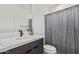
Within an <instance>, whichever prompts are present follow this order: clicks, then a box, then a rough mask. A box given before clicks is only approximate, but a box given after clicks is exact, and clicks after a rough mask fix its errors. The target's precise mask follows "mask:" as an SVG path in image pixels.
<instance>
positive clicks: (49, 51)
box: [44, 44, 56, 54]
mask: <svg viewBox="0 0 79 59" xmlns="http://www.w3.org/2000/svg"><path fill="white" fill-rule="evenodd" d="M44 53H45V54H56V48H55V47H54V46H51V45H48V44H46V45H44Z"/></svg>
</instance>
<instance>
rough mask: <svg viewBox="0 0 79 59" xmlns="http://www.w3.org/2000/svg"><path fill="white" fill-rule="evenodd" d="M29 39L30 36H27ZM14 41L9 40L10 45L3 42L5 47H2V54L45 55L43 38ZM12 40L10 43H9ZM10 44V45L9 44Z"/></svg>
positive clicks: (0, 48) (32, 37) (33, 37)
mask: <svg viewBox="0 0 79 59" xmlns="http://www.w3.org/2000/svg"><path fill="white" fill-rule="evenodd" d="M27 37H28V36H27ZM27 37H26V36H25V37H22V38H21V37H20V38H17V37H16V39H14V41H15V42H13V39H11V38H9V39H7V40H8V43H7V42H6V40H5V41H3V43H6V44H3V46H1V45H0V53H1V54H43V37H42V36H37V37H35V36H31V37H30V36H29V37H28V39H27ZM9 40H10V41H9ZM9 42H10V43H9Z"/></svg>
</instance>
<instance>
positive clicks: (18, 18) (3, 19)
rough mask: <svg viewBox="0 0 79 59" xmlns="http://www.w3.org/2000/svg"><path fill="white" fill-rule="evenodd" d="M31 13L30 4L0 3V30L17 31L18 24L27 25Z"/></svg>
mask: <svg viewBox="0 0 79 59" xmlns="http://www.w3.org/2000/svg"><path fill="white" fill-rule="evenodd" d="M31 15H32V14H31V6H30V5H17V4H15V5H5V4H3V5H0V32H5V31H17V30H18V27H19V25H23V24H27V25H28V22H27V21H28V19H29V18H31V17H32V16H31Z"/></svg>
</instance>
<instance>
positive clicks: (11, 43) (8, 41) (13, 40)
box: [0, 35, 44, 53]
mask: <svg viewBox="0 0 79 59" xmlns="http://www.w3.org/2000/svg"><path fill="white" fill-rule="evenodd" d="M41 38H44V36H42V35H24V36H23V37H20V36H14V37H10V38H5V39H0V53H1V52H6V51H7V50H10V49H13V48H16V47H18V46H21V45H24V44H28V43H30V42H33V41H36V40H39V39H41Z"/></svg>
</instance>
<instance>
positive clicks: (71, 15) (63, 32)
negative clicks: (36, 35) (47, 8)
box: [45, 5, 79, 53]
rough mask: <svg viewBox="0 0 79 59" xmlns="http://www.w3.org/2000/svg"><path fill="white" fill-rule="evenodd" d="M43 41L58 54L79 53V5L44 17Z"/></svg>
mask: <svg viewBox="0 0 79 59" xmlns="http://www.w3.org/2000/svg"><path fill="white" fill-rule="evenodd" d="M45 39H46V44H50V45H53V46H55V47H56V48H57V51H58V52H60V53H79V5H76V6H73V7H70V8H67V9H64V10H61V11H57V12H54V13H51V14H47V15H45Z"/></svg>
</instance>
